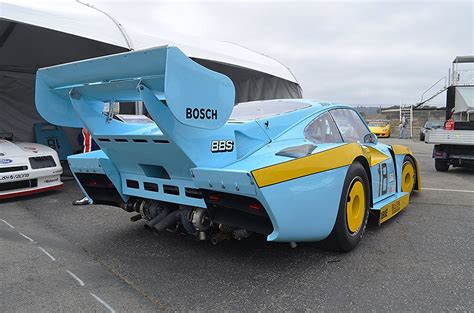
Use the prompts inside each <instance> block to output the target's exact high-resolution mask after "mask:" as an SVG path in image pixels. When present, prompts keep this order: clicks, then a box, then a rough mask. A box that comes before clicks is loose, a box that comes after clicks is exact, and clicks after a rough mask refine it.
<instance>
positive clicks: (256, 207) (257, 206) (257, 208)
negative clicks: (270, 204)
mask: <svg viewBox="0 0 474 313" xmlns="http://www.w3.org/2000/svg"><path fill="white" fill-rule="evenodd" d="M249 209H251V210H254V211H257V212H260V211H262V206H261V205H260V203H257V202H255V203H250V204H249Z"/></svg>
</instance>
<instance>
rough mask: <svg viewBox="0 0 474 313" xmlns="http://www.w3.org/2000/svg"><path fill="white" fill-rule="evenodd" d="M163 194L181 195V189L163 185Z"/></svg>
mask: <svg viewBox="0 0 474 313" xmlns="http://www.w3.org/2000/svg"><path fill="white" fill-rule="evenodd" d="M163 192H164V193H168V194H170V195H177V196H178V195H179V188H178V187H176V186H171V185H163Z"/></svg>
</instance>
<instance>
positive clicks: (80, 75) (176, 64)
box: [36, 46, 235, 129]
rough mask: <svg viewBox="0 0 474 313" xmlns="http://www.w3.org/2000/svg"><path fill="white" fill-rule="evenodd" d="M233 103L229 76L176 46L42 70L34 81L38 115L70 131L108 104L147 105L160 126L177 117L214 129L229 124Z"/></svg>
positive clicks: (90, 120)
mask: <svg viewBox="0 0 474 313" xmlns="http://www.w3.org/2000/svg"><path fill="white" fill-rule="evenodd" d="M234 100H235V88H234V85H233V83H232V81H231V80H230V79H229V78H228V77H227V76H225V75H222V74H220V73H217V72H214V71H212V70H209V69H207V68H205V67H203V66H201V65H199V64H197V63H196V62H194V61H192V60H191V59H190V58H188V57H187V56H186V55H185V54H184V53H183V52H181V50H179V49H178V48H176V47H173V46H164V47H158V48H152V49H148V50H140V51H134V52H126V53H121V54H116V55H111V56H105V57H100V58H96V59H90V60H84V61H79V62H73V63H68V64H64V65H58V66H53V67H48V68H43V69H39V70H38V72H37V77H36V107H37V109H38V112H39V113H40V114H41V116H42V117H43V118H44V119H46V120H47V121H48V122H50V123H52V124H55V125H61V126H68V127H87V128H89V127H88V125H87V124H88V123H93V121H97V118H98V116H101V115H102V111H103V108H104V104H105V103H110V102H115V101H118V102H125V101H144V103H145V105H146V107H147V110H148V112H149V113H150V114H151V115H152V116H153V117H154V120H155V121H156V122H157V119H159V120H163V119H166V120H167V121H166V122H165V124H167V123H169V122H170V121H169V120H170V119H175V120H176V121H178V122H179V123H181V124H184V125H187V126H191V127H197V128H201V129H216V128H219V127H221V126H222V125H224V124H225V122H226V121H227V120H228V118H229V116H230V114H231V112H232V109H233V105H234ZM158 115H159V117H158ZM102 116H103V115H102ZM93 117H95V118H93ZM155 117H156V118H155ZM173 123H174V121H173ZM90 126H92V125H90ZM91 128H94V127H91Z"/></svg>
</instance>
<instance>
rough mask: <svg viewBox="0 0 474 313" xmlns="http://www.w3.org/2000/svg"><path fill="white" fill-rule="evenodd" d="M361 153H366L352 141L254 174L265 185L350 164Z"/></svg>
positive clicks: (259, 183)
mask: <svg viewBox="0 0 474 313" xmlns="http://www.w3.org/2000/svg"><path fill="white" fill-rule="evenodd" d="M359 155H364V152H363V151H362V148H361V146H360V145H359V144H357V143H350V144H346V145H342V146H339V147H336V148H333V149H329V150H326V151H321V152H319V153H315V154H312V155H309V156H306V157H303V158H299V159H296V160H291V161H287V162H283V163H280V164H276V165H271V166H268V167H264V168H260V169H258V170H254V171H252V175H253V177H254V178H255V181H256V182H257V185H258V186H259V187H265V186H269V185H273V184H278V183H281V182H284V181H287V180H291V179H295V178H299V177H303V176H307V175H311V174H316V173H319V172H324V171H328V170H331V169H335V168H338V167H342V166H347V165H350V164H352V161H354V159H355V158H356V157H357V156H359Z"/></svg>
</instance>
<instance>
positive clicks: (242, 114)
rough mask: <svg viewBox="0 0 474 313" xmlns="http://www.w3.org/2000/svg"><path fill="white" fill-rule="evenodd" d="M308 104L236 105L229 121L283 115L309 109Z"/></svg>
mask: <svg viewBox="0 0 474 313" xmlns="http://www.w3.org/2000/svg"><path fill="white" fill-rule="evenodd" d="M309 106H310V105H309V104H306V103H302V102H295V101H281V100H277V101H252V102H243V103H238V104H237V105H235V106H234V110H233V111H232V114H231V116H230V118H229V121H231V122H232V121H233V122H243V121H251V120H257V119H261V118H267V117H271V116H275V115H280V114H285V113H288V112H293V111H297V110H301V109H304V108H307V107H309Z"/></svg>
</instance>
